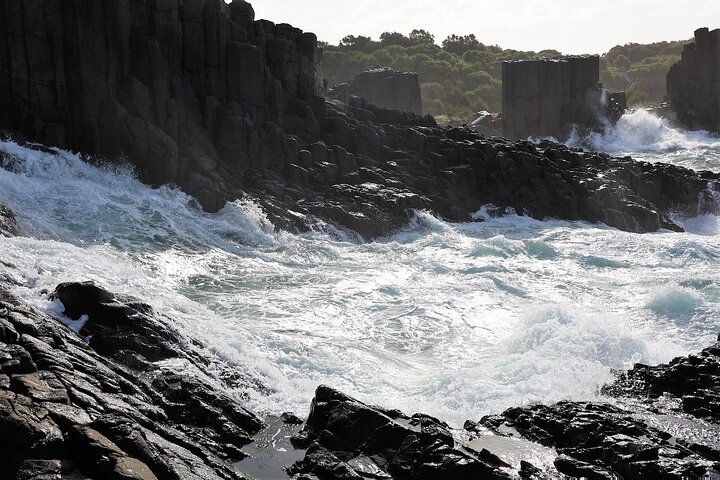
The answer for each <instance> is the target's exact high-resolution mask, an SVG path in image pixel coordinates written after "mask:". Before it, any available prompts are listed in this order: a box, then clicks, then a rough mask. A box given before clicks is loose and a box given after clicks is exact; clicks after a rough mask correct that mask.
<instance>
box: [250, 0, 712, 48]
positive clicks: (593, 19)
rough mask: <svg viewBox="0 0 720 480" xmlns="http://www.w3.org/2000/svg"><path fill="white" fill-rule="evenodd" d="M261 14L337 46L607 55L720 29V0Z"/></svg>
mask: <svg viewBox="0 0 720 480" xmlns="http://www.w3.org/2000/svg"><path fill="white" fill-rule="evenodd" d="M250 2H251V3H252V5H253V7H254V8H255V12H256V18H266V19H268V20H272V21H273V22H275V23H290V24H292V25H294V26H296V27H300V28H302V29H303V30H306V31H311V32H314V33H316V34H317V36H318V38H319V39H320V40H324V41H327V42H330V43H333V44H336V43H337V42H338V41H339V40H340V39H341V38H342V37H344V36H345V35H348V34H352V35H366V36H371V37H373V39H375V40H377V39H378V37H379V36H380V34H381V33H382V32H385V31H399V32H401V33H404V34H408V33H409V32H410V30H412V29H414V28H424V29H426V30H428V31H430V33H432V34H434V35H435V40H436V42H438V43H439V42H440V41H442V40H443V39H444V38H445V37H447V36H448V35H450V34H452V33H455V34H462V35H467V34H470V33H474V34H475V35H476V36H477V37H478V40H480V41H481V42H482V43H485V44H488V45H495V44H497V45H500V46H501V47H503V48H514V49H517V50H533V51H539V50H543V49H547V48H554V49H556V50H560V51H561V52H563V53H604V52H606V51H607V50H608V49H610V48H611V47H612V46H614V45H618V44H625V43H630V42H637V43H650V42H657V41H661V40H684V39H688V38H691V37H692V33H693V32H694V31H695V29H697V28H699V27H704V26H707V27H710V28H717V27H720V0H685V1H682V0H675V1H667V0H601V1H594V2H593V1H582V0H580V1H578V0H254V1H253V0H250Z"/></svg>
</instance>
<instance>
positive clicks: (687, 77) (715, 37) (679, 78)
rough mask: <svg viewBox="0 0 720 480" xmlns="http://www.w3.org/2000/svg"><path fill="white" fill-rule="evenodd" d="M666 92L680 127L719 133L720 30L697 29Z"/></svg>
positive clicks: (672, 72) (670, 78)
mask: <svg viewBox="0 0 720 480" xmlns="http://www.w3.org/2000/svg"><path fill="white" fill-rule="evenodd" d="M667 93H668V98H669V100H670V103H671V105H672V108H673V110H674V111H675V114H676V116H677V121H678V123H679V124H680V125H681V126H683V127H685V128H688V129H691V130H708V131H711V132H720V29H715V30H712V31H710V30H708V29H707V28H701V29H699V30H696V31H695V42H694V43H689V44H687V45H685V49H684V50H683V52H682V57H681V59H680V61H679V62H678V63H676V64H675V65H673V66H672V67H671V68H670V71H669V72H668V75H667Z"/></svg>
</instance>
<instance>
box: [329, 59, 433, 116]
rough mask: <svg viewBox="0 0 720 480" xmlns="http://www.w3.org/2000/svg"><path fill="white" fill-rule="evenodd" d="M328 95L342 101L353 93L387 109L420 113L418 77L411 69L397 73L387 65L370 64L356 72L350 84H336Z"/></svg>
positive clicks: (347, 100)
mask: <svg viewBox="0 0 720 480" xmlns="http://www.w3.org/2000/svg"><path fill="white" fill-rule="evenodd" d="M331 95H334V96H336V97H338V98H339V99H340V100H342V101H343V102H345V103H350V97H351V96H356V97H360V98H362V99H364V100H365V101H366V102H367V103H369V104H371V105H375V106H376V107H380V108H385V109H388V110H400V111H401V112H412V113H414V114H416V115H422V93H421V91H420V77H419V76H418V74H417V73H413V72H399V71H396V70H393V69H391V68H388V67H373V68H368V69H365V70H363V71H361V72H359V73H358V74H357V75H355V78H354V79H353V80H352V81H351V82H350V83H343V84H340V85H335V86H334V87H333V89H332V93H331Z"/></svg>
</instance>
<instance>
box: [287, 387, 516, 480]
mask: <svg viewBox="0 0 720 480" xmlns="http://www.w3.org/2000/svg"><path fill="white" fill-rule="evenodd" d="M293 440H294V443H295V445H298V446H301V447H305V448H307V453H306V455H305V458H304V459H303V460H301V461H300V462H297V463H295V464H294V465H293V466H292V467H291V468H290V469H289V472H290V473H292V474H296V475H297V474H309V475H314V476H315V477H317V478H319V479H321V480H323V479H332V478H338V479H360V478H428V479H429V478H458V479H462V478H467V479H470V478H510V476H509V474H508V472H507V471H506V470H505V469H508V467H509V465H507V464H506V463H504V462H503V461H502V460H500V459H499V458H497V457H496V456H495V455H493V454H491V453H490V452H488V451H487V450H483V451H480V452H477V451H473V450H471V449H470V448H469V447H467V446H463V445H460V444H458V443H457V442H456V440H455V438H454V437H453V434H452V433H451V430H450V428H449V427H448V426H447V425H446V424H444V423H443V422H440V421H439V420H437V419H435V418H432V417H429V416H427V415H422V414H416V415H414V416H412V417H407V416H405V415H404V414H402V413H401V412H398V411H386V410H382V409H380V408H378V407H371V406H368V405H365V404H363V403H361V402H358V401H357V400H354V399H352V398H350V397H347V396H346V395H343V394H342V393H340V392H338V391H336V390H333V389H331V388H329V387H326V386H320V387H318V389H317V391H316V392H315V398H314V399H313V402H312V405H311V408H310V415H309V417H308V419H307V422H306V424H305V427H304V429H303V431H301V432H300V434H298V435H297V436H296V437H295V438H294V439H293Z"/></svg>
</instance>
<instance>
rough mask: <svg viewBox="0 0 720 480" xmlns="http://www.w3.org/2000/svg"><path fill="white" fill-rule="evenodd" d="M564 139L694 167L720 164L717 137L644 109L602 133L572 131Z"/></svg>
mask: <svg viewBox="0 0 720 480" xmlns="http://www.w3.org/2000/svg"><path fill="white" fill-rule="evenodd" d="M566 143H567V144H568V145H570V146H575V147H588V146H589V147H590V149H591V150H598V151H601V152H607V153H609V154H612V155H631V156H632V157H633V158H635V159H637V160H645V161H649V162H665V163H673V164H676V165H681V166H683V167H687V168H691V169H693V170H697V171H699V170H711V171H717V170H718V168H720V138H718V137H717V136H716V135H712V134H710V133H708V132H704V131H686V130H681V129H677V128H673V127H672V126H671V125H669V123H668V121H667V120H665V119H662V118H659V117H657V116H656V115H654V114H652V113H651V112H648V111H646V110H634V111H631V112H629V113H626V114H625V115H623V116H622V118H620V120H619V121H618V122H617V123H616V124H615V125H609V126H607V127H606V129H605V132H604V133H591V134H590V135H589V136H587V137H585V138H580V137H579V136H578V135H577V134H573V135H571V137H570V138H569V139H568V141H567V142H566Z"/></svg>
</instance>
